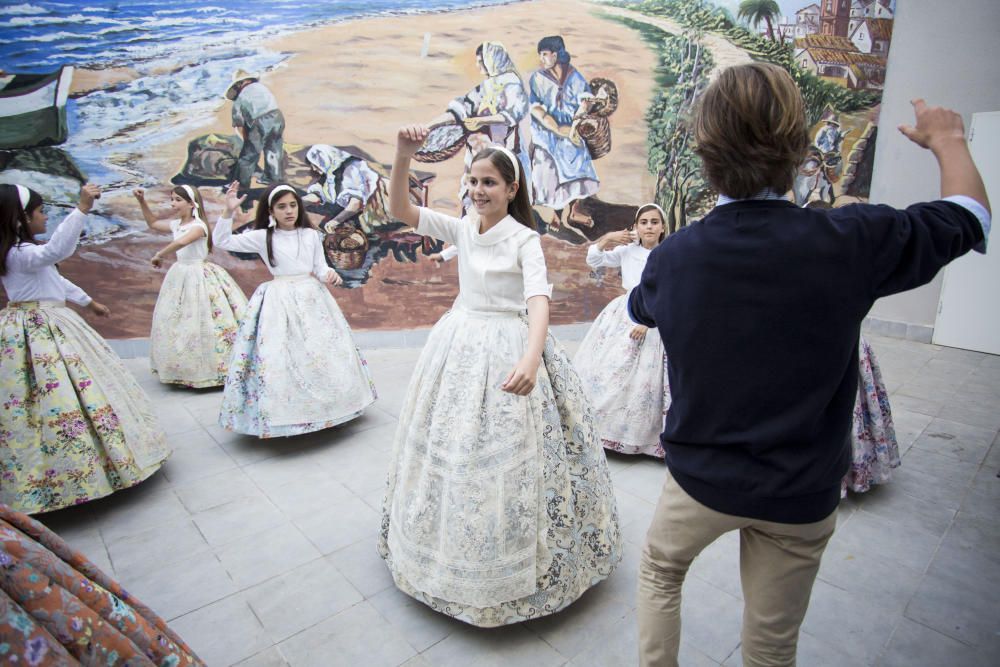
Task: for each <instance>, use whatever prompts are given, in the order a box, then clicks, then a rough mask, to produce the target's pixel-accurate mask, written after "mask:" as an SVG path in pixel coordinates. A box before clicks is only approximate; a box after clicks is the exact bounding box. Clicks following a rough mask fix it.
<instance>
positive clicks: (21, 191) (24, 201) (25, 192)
mask: <svg viewBox="0 0 1000 667" xmlns="http://www.w3.org/2000/svg"><path fill="white" fill-rule="evenodd" d="M14 187H15V188H17V198H18V199H20V200H21V208H22V209H24V212H25V213H27V212H28V202H29V201H30V200H31V190H29V189H28V188H26V187H24V186H23V185H15V186H14Z"/></svg>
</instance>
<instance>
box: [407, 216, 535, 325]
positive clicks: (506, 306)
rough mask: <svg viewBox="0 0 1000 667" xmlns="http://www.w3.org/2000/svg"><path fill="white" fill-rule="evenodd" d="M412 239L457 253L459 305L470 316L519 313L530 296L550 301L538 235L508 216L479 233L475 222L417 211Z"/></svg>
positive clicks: (477, 224) (468, 219) (467, 217)
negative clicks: (475, 312)
mask: <svg viewBox="0 0 1000 667" xmlns="http://www.w3.org/2000/svg"><path fill="white" fill-rule="evenodd" d="M417 233H418V234H423V235H424V236H432V237H434V238H436V239H440V240H441V241H445V242H447V243H451V244H452V245H454V246H455V247H457V248H458V250H459V253H458V285H459V291H458V300H457V301H456V303H458V304H460V305H462V306H464V307H466V308H469V309H471V310H487V311H522V310H524V309H525V308H526V303H525V302H526V301H527V300H528V299H530V298H531V297H533V296H545V297H548V298H551V297H552V285H550V284H549V281H548V274H547V272H546V269H545V255H544V254H542V242H541V240H540V238H539V236H538V232H535V231H532V230H530V229H528V228H527V227H525V226H524V225H522V224H521V223H519V222H518V221H517V220H515V219H514V218H512V217H510V216H509V215H508V216H507V217H506V218H504V219H503V220H501V221H500V222H498V223H497V224H496V225H494V226H493V227H491V228H490V229H489V230H488V231H487V232H486V233H485V234H480V233H479V223H478V218H477V219H476V220H472V219H470V218H469V216H466V217H464V218H455V217H452V216H450V215H445V214H443V213H438V212H437V211H432V210H431V209H429V208H421V209H420V224H419V225H418V226H417Z"/></svg>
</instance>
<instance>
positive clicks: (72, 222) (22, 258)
mask: <svg viewBox="0 0 1000 667" xmlns="http://www.w3.org/2000/svg"><path fill="white" fill-rule="evenodd" d="M86 221H87V216H86V215H85V214H84V213H83V212H82V211H81V210H80V209H78V208H74V209H73V211H72V213H70V214H69V215H67V216H66V218H65V219H64V220H63V221H62V222H61V223H59V226H58V227H56V231H54V232H52V236H51V237H50V238H49V241H48V243H45V244H43V245H32V244H30V243H22V244H21V245H19V246H16V252H12V253H10V254H9V255H8V259H7V262H8V266H9V268H10V269H14V270H15V271H34V270H36V269H40V268H42V267H43V266H50V265H52V264H55V263H56V262H61V261H62V260H64V259H66V258H67V257H69V256H70V255H72V254H73V253H74V252H76V246H77V244H78V243H79V242H80V232H82V231H83V223H84V222H86Z"/></svg>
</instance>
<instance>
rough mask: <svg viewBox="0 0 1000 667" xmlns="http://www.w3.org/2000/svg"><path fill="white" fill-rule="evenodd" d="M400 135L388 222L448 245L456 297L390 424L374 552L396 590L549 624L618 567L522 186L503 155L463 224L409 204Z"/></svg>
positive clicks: (410, 143) (480, 161) (478, 167)
mask: <svg viewBox="0 0 1000 667" xmlns="http://www.w3.org/2000/svg"><path fill="white" fill-rule="evenodd" d="M426 137H427V128H425V127H419V126H411V127H404V128H402V129H400V131H399V135H398V137H397V144H396V158H395V163H394V164H393V168H392V176H391V180H390V186H389V194H390V201H391V208H392V213H393V215H394V217H396V218H397V219H399V220H401V221H403V222H404V223H406V224H408V225H412V226H414V227H417V232H418V233H420V234H424V235H427V236H432V237H434V238H437V239H440V240H442V241H446V242H448V243H452V244H454V246H455V247H457V248H458V250H459V254H458V262H459V265H458V273H459V296H458V299H456V301H455V306H454V307H453V308H452V309H451V310H450V311H449V312H448V313H446V314H445V315H444V316H443V317H442V318H441V320H440V321H438V323H437V324H436V325H435V326H434V329H433V330H432V331H431V333H430V336H429V338H428V341H427V345H426V346H425V347H424V349H423V352H422V353H421V355H420V359H419V360H418V361H417V365H416V368H415V370H414V372H413V377H412V380H411V381H410V386H409V389H408V390H407V393H406V398H405V399H404V401H403V407H402V410H401V412H400V417H399V426H398V428H397V430H396V437H395V442H394V445H393V454H392V458H391V460H390V467H389V479H388V484H387V489H386V496H385V501H384V503H383V518H382V531H381V533H380V536H379V542H378V549H379V553H380V554H381V556H382V558H383V559H384V560H385V561H386V564H387V565H388V566H389V570H390V572H391V573H392V576H393V579H394V580H395V582H396V585H397V586H398V587H399V588H400V590H402V591H403V592H404V593H406V594H408V595H410V596H412V597H414V598H415V599H417V600H419V601H421V602H423V603H424V604H426V605H428V606H430V607H431V608H432V609H435V610H436V611H440V612H442V613H445V614H448V615H450V616H454V617H455V618H458V619H459V620H462V621H464V622H466V623H470V624H473V625H477V626H481V627H493V626H498V625H507V624H510V623H518V622H520V621H524V620H527V619H530V618H537V617H539V616H545V615H548V614H553V613H555V612H557V611H559V610H561V609H563V608H565V607H566V606H567V605H569V604H571V603H572V602H573V601H574V600H576V599H577V598H579V597H580V595H582V594H583V592H584V591H585V590H587V589H588V588H590V587H591V586H593V585H594V584H596V583H598V582H599V581H601V580H602V579H604V578H606V577H607V576H608V575H610V574H611V572H612V571H613V570H614V568H615V566H616V565H617V564H618V561H619V560H620V559H621V556H622V543H621V533H620V531H619V528H618V516H617V511H616V508H615V497H614V489H613V488H612V485H611V476H610V473H609V471H608V466H607V461H606V460H605V458H604V452H603V451H602V450H601V447H600V442H599V441H598V439H597V433H596V431H595V430H594V423H593V416H592V414H591V410H590V405H589V403H588V402H587V400H586V398H585V396H584V394H583V390H582V387H581V385H580V380H579V378H578V377H577V375H576V373H575V372H574V370H573V367H572V364H571V363H570V361H569V358H568V357H567V355H566V353H565V352H564V351H563V349H562V347H561V346H560V345H559V344H558V343H557V342H556V341H555V339H554V338H553V337H552V336H551V335H549V333H548V321H549V297H550V295H551V291H552V286H551V285H550V284H549V283H548V279H547V275H546V269H545V257H544V255H543V254H542V246H541V241H540V239H539V235H538V233H537V232H536V231H534V229H533V228H532V212H531V204H530V202H529V200H528V186H527V180H526V178H525V175H524V173H523V170H522V169H521V168H520V162H519V160H518V158H517V156H516V155H515V154H514V153H513V152H512V151H510V150H508V149H506V148H504V147H499V146H498V147H493V148H489V149H486V150H483V151H481V152H480V153H479V154H478V155H476V157H475V158H474V159H473V162H472V166H471V169H470V172H469V174H468V184H469V192H470V195H471V198H472V202H473V206H474V207H475V209H476V210H475V212H474V214H470V215H469V216H466V217H464V218H461V219H459V218H453V217H451V216H448V215H444V214H442V213H437V212H435V211H432V210H430V209H427V208H418V207H416V206H414V205H413V204H412V203H411V202H410V199H409V195H408V192H407V178H406V174H407V173H408V172H409V163H410V158H411V156H412V155H413V154H414V152H416V150H417V149H418V148H419V147H420V146H421V145H422V144H423V142H424V140H425V139H426Z"/></svg>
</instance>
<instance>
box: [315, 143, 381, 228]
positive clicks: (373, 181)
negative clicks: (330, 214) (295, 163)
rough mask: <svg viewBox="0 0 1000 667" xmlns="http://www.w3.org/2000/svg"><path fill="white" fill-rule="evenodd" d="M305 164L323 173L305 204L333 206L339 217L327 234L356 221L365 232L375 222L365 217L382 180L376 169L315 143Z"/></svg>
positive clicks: (329, 226)
mask: <svg viewBox="0 0 1000 667" xmlns="http://www.w3.org/2000/svg"><path fill="white" fill-rule="evenodd" d="M306 161H307V162H308V163H309V166H310V167H311V168H312V170H313V171H315V172H316V173H318V174H320V177H319V181H318V182H317V183H313V184H312V185H310V186H309V187H308V189H307V190H306V193H307V194H306V196H305V197H303V199H304V200H305V201H315V202H319V203H320V204H327V205H331V206H332V207H334V209H335V210H336V214H335V216H334V218H333V219H332V220H330V221H328V222H327V223H326V224H325V225H324V227H325V229H324V231H326V232H327V233H329V232H331V231H332V230H333V228H334V227H336V226H337V225H339V224H340V223H342V222H347V221H349V220H352V219H357V221H358V224H359V225H360V226H361V228H362V229H363V230H364V231H365V232H369V231H371V227H372V226H373V225H372V222H371V220H368V219H367V216H365V215H364V213H365V209H366V207H367V206H368V203H369V202H371V200H372V197H374V196H375V195H376V194H378V188H379V179H380V178H381V177H380V176H379V175H378V172H376V171H375V170H374V169H372V168H371V167H369V166H368V163H367V162H365V161H364V160H363V159H361V158H359V157H357V156H354V155H351V154H350V153H348V152H346V151H342V150H340V149H339V148H337V147H335V146H330V145H328V144H315V145H314V146H313V147H312V148H310V149H309V150H308V151H307V152H306Z"/></svg>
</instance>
